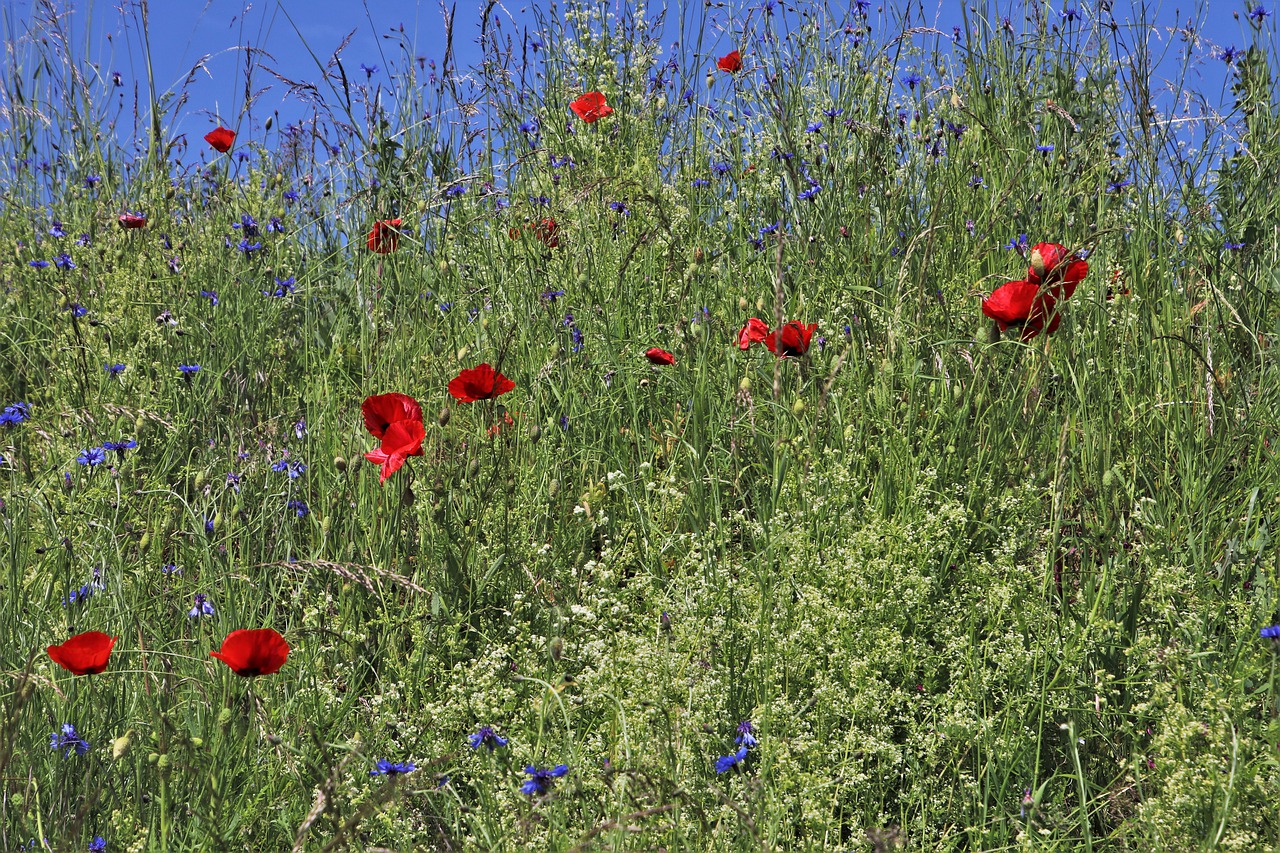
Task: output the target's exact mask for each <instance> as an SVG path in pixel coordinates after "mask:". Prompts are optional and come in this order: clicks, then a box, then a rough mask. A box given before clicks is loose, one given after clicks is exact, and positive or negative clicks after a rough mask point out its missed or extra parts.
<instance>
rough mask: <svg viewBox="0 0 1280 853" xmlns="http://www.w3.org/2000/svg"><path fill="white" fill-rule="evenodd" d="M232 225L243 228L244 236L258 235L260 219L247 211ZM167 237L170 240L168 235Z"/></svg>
mask: <svg viewBox="0 0 1280 853" xmlns="http://www.w3.org/2000/svg"><path fill="white" fill-rule="evenodd" d="M231 227H232V228H239V229H241V231H242V232H243V233H244V236H246V237H257V236H258V220H256V219H254V218H253V217H252V216H250V215H249V214H247V213H245V214H242V215H241V217H240V221H239V222H233V223H231ZM165 239H166V240H168V238H167V237H166V238H165ZM166 248H170V247H166Z"/></svg>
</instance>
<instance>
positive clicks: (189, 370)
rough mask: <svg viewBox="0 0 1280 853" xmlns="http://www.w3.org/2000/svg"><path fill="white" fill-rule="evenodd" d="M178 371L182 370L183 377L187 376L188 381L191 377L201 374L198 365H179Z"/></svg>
mask: <svg viewBox="0 0 1280 853" xmlns="http://www.w3.org/2000/svg"><path fill="white" fill-rule="evenodd" d="M178 370H181V371H182V375H183V376H185V377H187V378H188V379H190V378H191V377H193V376H195V375H196V374H197V373H199V372H200V365H198V364H179V365H178Z"/></svg>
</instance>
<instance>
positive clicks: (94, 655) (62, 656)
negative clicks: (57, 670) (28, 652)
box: [45, 631, 120, 675]
mask: <svg viewBox="0 0 1280 853" xmlns="http://www.w3.org/2000/svg"><path fill="white" fill-rule="evenodd" d="M118 639H120V638H119V637H111V636H108V635H107V634H104V633H102V632H101V631H85V632H84V633H83V634H76V635H75V636H74V637H71V638H70V639H68V640H67V641H66V642H65V643H63V644H62V645H60V646H49V647H48V648H47V649H45V651H46V652H48V653H49V657H50V658H52V659H53V662H54V663H56V664H57V665H58V666H60V667H62V668H63V669H65V670H66V671H67V672H70V673H72V674H73V675H96V674H98V673H99V672H102V671H103V670H104V669H106V668H107V661H108V660H110V659H111V650H112V649H113V648H115V645H116V640H118Z"/></svg>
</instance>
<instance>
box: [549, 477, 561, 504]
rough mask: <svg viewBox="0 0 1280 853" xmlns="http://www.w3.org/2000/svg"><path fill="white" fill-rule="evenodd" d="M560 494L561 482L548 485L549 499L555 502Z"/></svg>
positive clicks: (554, 481)
mask: <svg viewBox="0 0 1280 853" xmlns="http://www.w3.org/2000/svg"><path fill="white" fill-rule="evenodd" d="M558 494H560V481H559V480H552V481H551V482H550V483H548V484H547V497H549V498H551V499H552V500H555V497H556V495H558Z"/></svg>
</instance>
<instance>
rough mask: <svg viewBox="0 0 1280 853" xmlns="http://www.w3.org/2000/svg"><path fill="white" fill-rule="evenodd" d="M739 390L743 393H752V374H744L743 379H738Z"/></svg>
mask: <svg viewBox="0 0 1280 853" xmlns="http://www.w3.org/2000/svg"><path fill="white" fill-rule="evenodd" d="M738 390H739V391H741V392H742V393H743V394H750V393H751V377H750V376H744V377H742V379H740V380H739V381H738Z"/></svg>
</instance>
